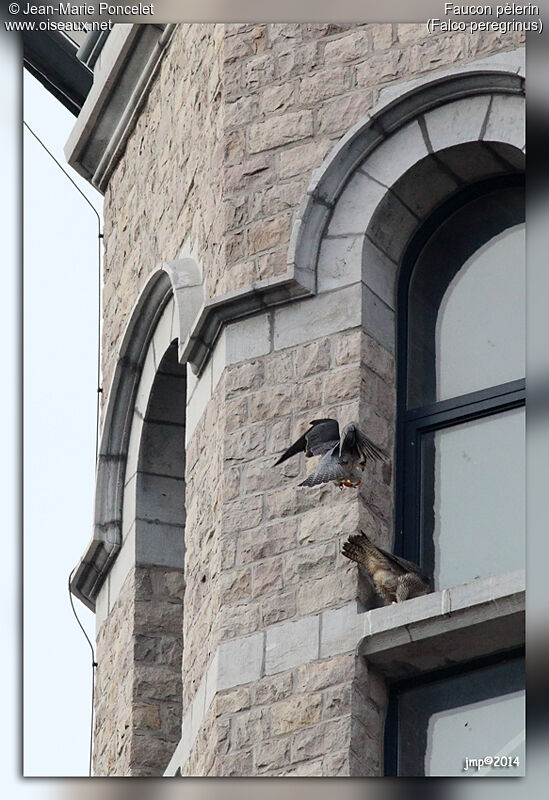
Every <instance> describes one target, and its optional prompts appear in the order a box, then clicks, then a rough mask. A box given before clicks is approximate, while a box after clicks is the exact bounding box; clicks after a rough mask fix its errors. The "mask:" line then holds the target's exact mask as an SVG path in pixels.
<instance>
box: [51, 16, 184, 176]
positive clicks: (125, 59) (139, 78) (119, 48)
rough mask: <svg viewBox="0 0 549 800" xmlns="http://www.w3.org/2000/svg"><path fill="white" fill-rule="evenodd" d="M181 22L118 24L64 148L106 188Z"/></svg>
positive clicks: (83, 171)
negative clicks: (177, 23)
mask: <svg viewBox="0 0 549 800" xmlns="http://www.w3.org/2000/svg"><path fill="white" fill-rule="evenodd" d="M175 28H176V25H175V24H169V25H165V26H163V27H161V26H158V25H127V24H117V25H115V26H114V29H113V31H112V32H111V34H110V36H109V37H108V39H107V41H106V42H105V45H104V47H103V50H102V51H101V55H100V56H99V59H98V61H97V63H96V65H95V69H94V82H93V86H92V88H91V91H90V93H89V94H88V97H87V99H86V102H85V103H84V105H83V107H82V111H81V112H80V114H79V116H78V119H77V122H76V125H75V127H74V129H73V131H72V133H71V135H70V137H69V140H68V142H67V144H66V146H65V155H66V157H67V161H68V162H69V164H70V165H71V166H72V167H74V169H76V170H77V172H79V173H80V174H81V175H83V176H84V177H85V178H86V179H87V180H89V181H90V182H91V183H92V184H93V186H95V187H96V188H97V189H98V190H99V191H100V192H104V191H105V189H106V187H107V184H108V181H109V178H110V176H111V174H112V171H113V169H114V167H115V166H116V163H117V161H118V159H119V158H120V155H121V153H122V151H123V150H124V147H125V146H126V142H127V140H128V137H129V135H130V133H131V131H132V129H133V127H134V124H135V121H136V119H137V116H138V114H139V111H140V108H141V105H142V103H143V101H144V99H145V98H146V96H147V93H148V91H149V87H150V84H151V82H152V80H153V79H154V77H155V75H156V73H157V70H158V67H159V65H160V62H161V60H162V57H163V55H164V52H165V50H166V47H167V45H168V43H169V41H170V39H171V37H172V36H173V33H174V31H175Z"/></svg>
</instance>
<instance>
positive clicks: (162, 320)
mask: <svg viewBox="0 0 549 800" xmlns="http://www.w3.org/2000/svg"><path fill="white" fill-rule="evenodd" d="M203 301H204V293H203V285H202V276H201V271H200V268H199V267H198V265H197V264H196V262H195V261H194V260H193V259H191V258H182V259H179V260H176V261H170V262H165V263H162V264H160V265H159V266H158V267H157V268H156V269H155V270H154V272H152V274H151V275H150V276H149V278H148V280H147V282H146V284H145V286H144V287H143V289H142V291H141V293H140V295H139V298H138V300H137V302H136V304H135V306H134V308H133V310H132V312H131V314H130V318H129V321H128V324H127V326H126V330H125V332H124V336H123V338H122V343H121V346H120V350H119V355H118V359H117V362H116V366H115V369H114V374H113V378H112V381H111V386H110V389H109V394H108V400H107V407H106V410H105V416H104V422H103V431H102V436H101V444H100V448H99V454H98V459H97V465H96V488H95V507H94V523H93V536H92V540H91V542H90V543H89V545H88V547H87V549H86V552H85V554H84V555H83V556H82V558H81V559H80V562H79V563H78V565H77V567H76V568H75V570H74V575H73V577H72V579H71V591H72V593H73V594H74V595H75V596H76V597H78V598H79V599H80V600H81V601H82V602H83V603H85V605H87V606H88V607H89V608H91V609H92V610H93V611H95V602H96V598H97V595H98V593H99V590H100V589H101V586H102V585H103V583H104V581H105V578H106V576H107V574H108V573H109V571H110V569H111V567H112V565H113V562H114V561H115V559H116V556H117V555H118V553H119V552H120V549H121V546H122V542H123V535H124V534H125V533H127V527H128V525H127V522H124V528H125V529H126V530H123V520H126V521H127V520H128V516H129V515H128V508H127V505H128V497H127V496H126V497H125V494H126V493H125V491H124V486H125V480H126V476H127V475H132V474H134V473H135V472H136V470H137V464H138V456H139V444H140V440H141V432H142V427H143V420H144V416H145V411H146V407H147V402H148V398H149V396H150V393H151V389H152V386H153V382H154V379H155V375H156V373H157V370H158V367H159V365H160V361H161V359H162V357H163V356H164V354H165V353H166V351H167V350H168V348H169V346H170V344H171V343H172V342H174V341H178V343H179V349H180V350H181V347H182V343H184V342H185V341H186V340H187V339H188V337H189V334H190V331H191V327H192V324H193V322H194V321H195V318H196V316H197V314H198V313H199V311H200V308H201V307H202V305H203ZM133 502H134V503H135V497H134V498H133Z"/></svg>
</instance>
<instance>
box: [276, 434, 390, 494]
mask: <svg viewBox="0 0 549 800" xmlns="http://www.w3.org/2000/svg"><path fill="white" fill-rule="evenodd" d="M302 452H304V453H305V455H306V456H307V458H311V456H322V458H321V459H320V461H319V462H318V465H317V467H316V469H315V470H314V471H313V472H312V473H311V475H309V477H308V478H306V479H305V480H304V481H303V482H302V483H300V484H299V485H300V486H317V485H318V484H320V483H327V482H328V481H333V482H334V483H335V484H336V486H339V487H340V488H343V486H348V487H351V488H356V487H357V486H360V483H361V480H362V475H361V473H362V472H363V470H364V467H365V466H366V462H367V461H368V460H370V461H377V460H379V459H382V458H383V457H384V456H383V453H382V452H381V450H380V449H379V448H378V447H376V445H375V444H374V443H373V442H372V441H371V440H370V439H369V438H368V437H367V436H366V435H365V434H364V433H362V431H361V430H360V429H359V427H358V425H357V424H356V423H355V422H351V423H350V424H349V425H346V426H345V427H344V428H343V431H342V433H341V435H340V433H339V425H338V422H337V420H335V419H314V420H313V421H312V422H311V427H310V428H309V430H308V431H306V432H305V433H304V434H303V436H301V437H300V438H299V439H298V440H297V441H296V442H294V443H293V444H292V445H291V447H289V448H288V449H287V450H286V452H285V453H283V454H282V455H281V456H280V458H279V459H278V461H277V462H276V464H281V463H282V462H283V461H285V460H286V459H287V458H290V457H291V456H294V455H296V454H297V453H302ZM276 464H275V466H276Z"/></svg>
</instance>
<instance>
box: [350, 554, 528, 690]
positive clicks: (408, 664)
mask: <svg viewBox="0 0 549 800" xmlns="http://www.w3.org/2000/svg"><path fill="white" fill-rule="evenodd" d="M524 611H525V575H524V570H514V571H511V572H506V573H504V574H502V575H495V576H492V577H489V578H481V579H477V580H475V581H472V582H471V583H465V584H461V585H459V586H454V587H452V588H451V589H444V590H443V591H441V592H434V593H433V594H429V595H426V596H424V597H417V598H414V599H413V600H409V601H407V602H405V603H398V604H396V603H395V604H393V605H391V606H385V607H383V608H377V609H373V610H372V611H370V612H368V614H367V615H366V618H365V620H364V638H363V639H361V641H360V643H359V646H358V652H359V654H360V655H362V656H364V657H365V658H366V659H367V661H368V663H369V664H371V665H372V666H374V667H377V668H379V670H380V671H381V672H382V673H383V674H384V676H385V677H387V678H389V679H397V678H404V677H408V676H412V675H416V674H419V673H421V672H430V671H432V670H435V669H440V668H443V667H448V666H451V665H453V664H456V663H460V662H466V661H470V660H471V659H474V658H480V657H482V656H486V655H489V654H491V653H495V652H498V651H504V650H509V649H512V648H514V647H518V646H520V645H523V644H524Z"/></svg>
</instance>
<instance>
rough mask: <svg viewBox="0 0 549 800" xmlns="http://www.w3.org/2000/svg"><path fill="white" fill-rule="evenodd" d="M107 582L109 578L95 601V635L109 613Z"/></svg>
mask: <svg viewBox="0 0 549 800" xmlns="http://www.w3.org/2000/svg"><path fill="white" fill-rule="evenodd" d="M109 581H110V576H108V577H107V580H106V581H104V583H103V586H102V587H101V589H100V590H99V592H98V594H97V597H96V600H95V635H96V636H97V634H98V633H99V631H100V629H101V625H102V624H103V623H104V622H105V620H106V619H107V616H108V613H109Z"/></svg>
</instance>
